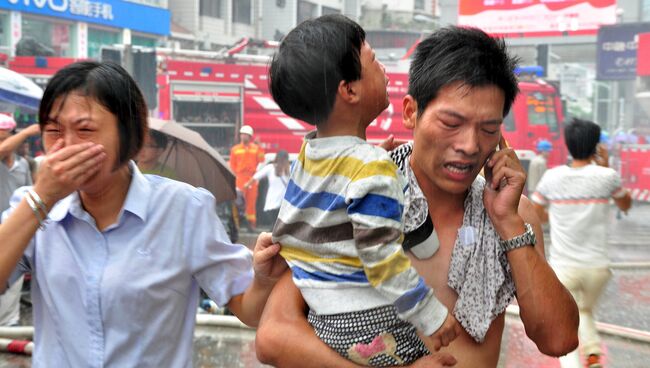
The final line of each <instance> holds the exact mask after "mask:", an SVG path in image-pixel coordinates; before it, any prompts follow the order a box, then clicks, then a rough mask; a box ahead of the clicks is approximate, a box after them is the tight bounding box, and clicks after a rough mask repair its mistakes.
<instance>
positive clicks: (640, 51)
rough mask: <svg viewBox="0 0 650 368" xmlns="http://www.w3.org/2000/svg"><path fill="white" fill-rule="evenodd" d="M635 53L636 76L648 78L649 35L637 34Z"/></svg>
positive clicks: (649, 69)
mask: <svg viewBox="0 0 650 368" xmlns="http://www.w3.org/2000/svg"><path fill="white" fill-rule="evenodd" d="M636 52H637V54H636V55H637V56H636V74H637V75H639V76H650V33H641V34H639V43H638V48H637V51H636Z"/></svg>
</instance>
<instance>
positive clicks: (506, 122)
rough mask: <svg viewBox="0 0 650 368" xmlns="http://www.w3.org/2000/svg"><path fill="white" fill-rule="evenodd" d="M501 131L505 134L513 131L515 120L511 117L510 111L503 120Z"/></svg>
mask: <svg viewBox="0 0 650 368" xmlns="http://www.w3.org/2000/svg"><path fill="white" fill-rule="evenodd" d="M503 129H504V130H505V131H506V132H514V131H515V119H514V118H513V117H512V109H510V112H509V113H508V115H506V118H505V119H503Z"/></svg>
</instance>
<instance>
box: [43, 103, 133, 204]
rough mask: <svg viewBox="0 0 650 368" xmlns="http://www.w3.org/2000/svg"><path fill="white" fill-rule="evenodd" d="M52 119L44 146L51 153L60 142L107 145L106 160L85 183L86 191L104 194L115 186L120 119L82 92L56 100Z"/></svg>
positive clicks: (45, 133)
mask: <svg viewBox="0 0 650 368" xmlns="http://www.w3.org/2000/svg"><path fill="white" fill-rule="evenodd" d="M48 117H49V119H48V121H46V122H45V124H44V127H43V145H44V146H45V152H46V153H50V151H51V148H52V146H53V145H54V143H56V141H57V140H58V139H62V140H63V147H67V146H71V145H74V144H79V143H86V142H92V143H96V144H101V145H102V146H104V149H105V152H106V155H107V157H106V160H104V161H103V162H102V163H101V164H100V165H102V166H101V168H100V169H99V171H98V172H97V174H95V175H93V176H92V177H90V178H89V179H88V181H86V182H85V183H84V184H82V186H81V188H79V189H80V190H82V191H85V192H89V193H92V192H94V191H101V190H102V188H104V187H105V186H106V185H110V184H112V180H111V178H112V176H113V175H114V174H115V172H116V171H117V170H118V169H119V168H118V167H117V163H118V162H119V152H120V138H119V132H118V125H117V124H118V122H117V117H116V116H115V115H113V114H112V113H111V112H110V111H108V110H107V109H106V108H105V107H104V106H102V105H101V104H99V103H98V102H97V101H95V99H93V98H91V97H87V96H83V95H81V94H79V93H74V92H73V93H70V94H69V95H67V96H65V97H59V98H58V99H56V100H55V101H54V104H53V106H52V110H51V111H50V113H49V116H48Z"/></svg>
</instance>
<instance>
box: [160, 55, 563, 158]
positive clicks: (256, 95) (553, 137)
mask: <svg viewBox="0 0 650 368" xmlns="http://www.w3.org/2000/svg"><path fill="white" fill-rule="evenodd" d="M268 63H269V59H268V58H267V59H262V61H260V60H256V61H251V60H238V59H236V58H230V59H229V60H222V61H208V60H205V61H196V60H179V59H175V58H173V57H165V58H164V61H163V65H164V68H163V71H162V72H161V73H160V74H159V75H158V87H159V105H158V106H159V117H160V118H162V119H173V120H176V121H179V122H181V123H183V124H185V125H187V126H189V127H191V128H193V129H196V130H198V131H199V132H200V133H201V134H203V136H204V137H205V138H206V140H208V141H209V142H210V143H211V144H212V145H213V146H215V147H218V148H219V149H220V150H221V151H222V152H227V149H228V147H230V146H232V145H233V144H234V143H236V140H237V134H236V132H237V131H238V127H239V126H240V125H242V124H247V125H250V126H252V127H253V128H254V130H255V138H256V139H257V140H258V141H259V142H260V144H261V145H262V146H263V148H264V149H265V150H266V151H268V152H275V151H277V150H279V149H286V150H288V151H289V152H298V150H299V149H300V146H301V143H302V139H303V136H304V135H305V134H306V133H307V132H308V131H310V130H313V126H310V125H309V124H307V123H305V122H302V121H299V120H296V119H293V118H291V117H289V116H286V115H285V114H284V113H282V111H281V110H280V108H279V107H278V106H277V104H276V103H275V102H274V101H273V99H272V97H271V94H270V92H269V88H268V82H269V81H268ZM387 74H388V77H389V78H390V84H389V86H388V93H389V96H390V105H389V106H388V108H387V109H386V110H385V111H384V112H383V113H382V114H381V115H380V116H379V117H378V118H377V119H376V120H375V121H373V122H372V124H371V125H370V126H369V127H368V130H367V139H368V140H369V141H370V142H381V141H382V140H384V139H386V137H388V136H389V135H390V134H392V135H394V136H395V138H397V139H402V140H409V139H411V138H412V132H411V131H409V130H407V129H405V128H404V127H403V125H402V116H401V115H402V98H403V96H404V95H406V94H407V91H408V73H407V72H397V71H391V70H390V68H387ZM519 88H520V90H521V93H520V94H519V95H518V97H517V99H516V100H515V102H514V104H513V106H512V110H511V113H510V114H509V115H508V116H507V117H506V119H505V121H504V124H503V134H504V135H505V137H506V139H507V140H508V142H509V143H510V145H511V146H513V147H514V148H516V149H517V150H518V152H519V154H520V157H522V158H524V159H528V158H531V157H532V156H533V155H534V147H535V146H536V144H537V142H538V141H539V140H542V139H544V140H548V141H550V142H551V143H553V147H554V149H553V151H552V153H551V157H550V158H549V164H550V165H551V166H555V165H559V164H562V163H565V162H566V160H567V151H566V148H565V145H564V140H563V130H562V122H563V119H564V118H563V112H562V108H561V101H560V96H559V94H558V92H557V89H556V88H555V87H554V86H553V85H551V84H549V83H546V82H544V81H543V80H541V79H536V78H529V79H527V80H522V81H520V83H519Z"/></svg>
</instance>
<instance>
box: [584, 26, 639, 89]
mask: <svg viewBox="0 0 650 368" xmlns="http://www.w3.org/2000/svg"><path fill="white" fill-rule="evenodd" d="M645 32H650V23H626V24H620V25H614V26H605V27H601V28H600V30H599V31H598V44H597V45H598V51H597V55H596V72H597V73H596V75H597V79H598V80H632V79H634V78H636V62H637V47H638V34H639V33H645Z"/></svg>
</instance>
